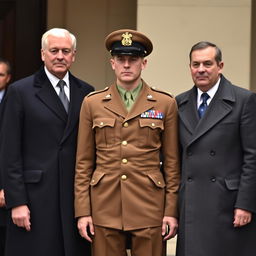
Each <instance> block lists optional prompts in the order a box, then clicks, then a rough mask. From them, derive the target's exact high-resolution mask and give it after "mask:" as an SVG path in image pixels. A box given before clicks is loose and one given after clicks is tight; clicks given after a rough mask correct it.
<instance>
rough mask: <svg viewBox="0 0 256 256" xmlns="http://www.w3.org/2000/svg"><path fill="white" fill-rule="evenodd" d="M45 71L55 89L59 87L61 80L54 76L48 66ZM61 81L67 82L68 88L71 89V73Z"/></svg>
mask: <svg viewBox="0 0 256 256" xmlns="http://www.w3.org/2000/svg"><path fill="white" fill-rule="evenodd" d="M44 70H45V73H46V75H47V77H48V78H49V80H50V82H51V84H52V86H53V87H57V84H58V82H59V81H60V79H59V78H58V77H56V76H54V75H53V74H52V73H51V72H50V71H49V70H48V69H47V68H46V66H44ZM61 80H64V81H65V82H66V85H67V87H68V88H69V72H67V73H66V74H65V76H64V77H63V79H61Z"/></svg>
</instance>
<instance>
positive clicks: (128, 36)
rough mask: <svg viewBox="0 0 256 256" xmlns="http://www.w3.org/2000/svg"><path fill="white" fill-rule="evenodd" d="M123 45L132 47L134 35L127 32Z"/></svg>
mask: <svg viewBox="0 0 256 256" xmlns="http://www.w3.org/2000/svg"><path fill="white" fill-rule="evenodd" d="M122 38H123V39H122V41H121V43H122V45H123V46H131V45H132V34H131V33H129V32H125V33H123V34H122Z"/></svg>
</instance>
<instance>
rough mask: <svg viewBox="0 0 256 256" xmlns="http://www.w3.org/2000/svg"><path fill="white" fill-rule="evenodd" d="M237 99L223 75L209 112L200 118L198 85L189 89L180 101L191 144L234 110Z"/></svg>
mask: <svg viewBox="0 0 256 256" xmlns="http://www.w3.org/2000/svg"><path fill="white" fill-rule="evenodd" d="M235 101H236V99H235V94H234V90H233V88H232V85H231V83H230V82H229V81H228V80H227V79H226V78H225V77H224V76H221V82H220V85H219V88H218V91H217V92H216V94H215V96H214V97H213V99H212V101H211V103H210V105H209V107H208V109H207V112H206V113H205V115H204V116H203V118H202V119H201V120H200V119H199V118H198V114H197V104H196V102H197V90H196V87H195V86H194V87H193V88H192V89H191V90H190V91H188V92H187V93H186V94H185V95H184V97H183V98H182V100H180V101H179V116H180V119H181V122H183V123H184V125H185V126H186V127H187V129H188V130H189V131H190V133H191V134H192V139H191V141H190V143H189V144H191V143H193V142H194V141H195V140H197V139H198V138H199V137H201V136H202V135H203V134H205V133H206V132H207V131H208V130H209V129H211V128H212V127H213V126H214V125H216V124H217V123H218V122H220V121H221V120H222V119H223V118H224V117H225V116H227V115H228V114H229V113H230V112H231V111H232V108H233V107H232V105H233V103H234V102H235Z"/></svg>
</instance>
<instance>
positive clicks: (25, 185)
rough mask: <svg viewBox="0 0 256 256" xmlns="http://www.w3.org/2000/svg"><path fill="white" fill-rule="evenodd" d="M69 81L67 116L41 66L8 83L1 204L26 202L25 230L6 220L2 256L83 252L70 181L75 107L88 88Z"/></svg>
mask: <svg viewBox="0 0 256 256" xmlns="http://www.w3.org/2000/svg"><path fill="white" fill-rule="evenodd" d="M69 79H70V106H69V107H70V108H69V114H68V115H67V113H66V112H65V109H64V107H63V105H62V103H61V101H60V99H59V97H58V95H57V94H56V92H55V90H54V88H53V86H52V85H51V83H50V81H49V80H48V78H47V76H46V74H45V71H44V69H43V68H42V69H40V70H39V71H38V72H37V73H36V74H34V75H32V76H29V77H27V78H24V79H22V80H20V81H17V82H15V83H13V84H12V85H10V86H9V89H8V93H7V96H6V97H7V101H6V109H5V110H6V112H5V115H4V123H3V134H4V136H3V147H2V148H3V150H2V153H1V154H3V170H4V188H5V194H6V202H7V207H8V208H9V209H10V208H13V207H15V206H19V205H23V204H27V205H28V207H29V209H30V215H31V231H30V232H26V231H25V230H23V229H21V228H18V227H17V226H15V225H14V224H13V223H12V220H11V218H9V223H8V232H7V233H8V236H7V247H6V256H12V255H18V254H20V255H27V256H29V255H31V256H34V255H37V256H45V255H52V256H64V255H65V256H74V255H76V256H77V255H84V253H85V252H86V250H88V249H87V248H86V243H85V241H84V240H82V239H81V238H80V236H79V234H78V231H77V228H76V223H75V219H74V208H73V203H74V201H73V200H74V197H73V193H74V192H73V187H74V186H73V182H74V168H75V155H76V141H77V129H78V119H79V111H80V106H81V103H82V101H83V98H84V96H85V95H87V94H88V93H89V92H91V91H92V90H93V87H91V86H90V85H88V84H86V83H85V82H83V81H81V80H79V79H77V78H75V77H74V76H73V75H71V74H70V78H69ZM87 252H88V251H87Z"/></svg>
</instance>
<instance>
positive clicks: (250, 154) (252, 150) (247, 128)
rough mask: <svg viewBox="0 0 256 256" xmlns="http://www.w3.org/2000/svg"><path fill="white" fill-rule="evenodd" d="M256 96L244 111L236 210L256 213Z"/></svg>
mask: <svg viewBox="0 0 256 256" xmlns="http://www.w3.org/2000/svg"><path fill="white" fill-rule="evenodd" d="M255 110H256V94H254V93H251V94H250V96H249V97H248V98H247V100H246V102H245V104H244V107H243V109H242V115H241V119H240V136H241V143H242V150H243V165H242V173H241V177H240V185H239V190H238V195H237V200H236V204H235V208H241V209H245V210H248V211H251V212H254V213H256V114H255Z"/></svg>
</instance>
